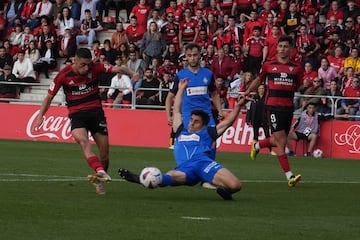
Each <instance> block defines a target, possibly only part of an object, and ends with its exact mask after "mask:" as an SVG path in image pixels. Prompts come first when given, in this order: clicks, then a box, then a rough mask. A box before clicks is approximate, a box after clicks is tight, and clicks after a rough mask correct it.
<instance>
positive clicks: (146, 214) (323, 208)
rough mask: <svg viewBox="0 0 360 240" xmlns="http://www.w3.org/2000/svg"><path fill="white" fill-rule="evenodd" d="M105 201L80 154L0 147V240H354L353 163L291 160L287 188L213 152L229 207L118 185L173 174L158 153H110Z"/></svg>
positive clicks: (279, 176) (263, 162) (359, 181)
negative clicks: (154, 170) (228, 177)
mask: <svg viewBox="0 0 360 240" xmlns="http://www.w3.org/2000/svg"><path fill="white" fill-rule="evenodd" d="M110 156H111V163H110V169H109V174H110V175H111V176H112V178H113V180H114V181H113V182H112V183H110V184H107V185H106V186H105V187H106V190H107V194H106V195H104V196H98V195H96V194H95V192H94V189H93V187H92V185H91V184H90V183H89V182H87V181H86V176H87V174H89V173H92V171H91V169H90V168H89V167H88V166H87V164H86V161H85V160H84V158H83V157H82V154H81V152H80V148H79V146H78V145H76V144H72V143H71V144H70V143H48V142H36V141H8V140H0V239H9V240H17V239H19V240H24V239H26V240H32V239H34V240H35V239H36V240H45V239H46V240H48V239H49V240H57V239H61V240H62V239H64V240H72V239H74V240H81V239H84V240H85V239H86V240H92V239H103V240H107V239H109V240H111V239H127V240H129V239H130V240H132V239H139V240H144V239H164V240H165V239H166V240H168V239H172V240H180V239H181V240H186V239H189V240H190V239H191V240H199V239H204V240H205V239H206V240H208V239H224V240H225V239H226V240H232V239H234V240H257V239H259V240H260V239H261V240H264V239H266V240H272V239H274V240H282V239H284V240H285V239H286V240H297V239H304V240H305V239H306V240H315V239H316V240H318V239H324V240H325V239H326V240H332V239H333V240H339V239H344V240H349V239H354V240H357V239H360V174H359V171H360V170H359V169H360V161H356V160H345V159H328V158H324V159H314V158H303V157H292V158H290V163H291V166H292V170H293V172H294V173H301V174H302V175H303V179H302V181H301V182H300V183H299V184H298V185H297V186H296V187H295V188H289V187H288V186H287V183H286V180H285V176H284V174H283V173H282V172H281V169H280V167H279V165H278V162H277V160H276V158H275V157H274V156H270V155H267V154H260V155H259V157H258V159H257V160H256V161H251V160H250V158H249V155H248V154H240V153H224V152H218V154H217V160H218V162H220V163H222V164H223V165H225V167H227V168H229V169H230V170H231V171H233V172H234V173H235V174H236V175H237V176H238V177H239V179H240V180H241V181H242V183H243V189H242V191H241V192H239V193H237V194H235V195H234V201H223V200H222V199H221V198H220V197H219V196H218V195H217V194H216V193H215V191H213V190H207V189H203V188H201V187H200V186H194V187H185V186H184V187H168V188H161V189H154V190H149V189H145V188H144V187H142V186H140V185H136V184H131V183H128V182H124V181H122V180H121V179H120V178H119V177H118V175H117V169H118V168H119V167H125V168H129V169H130V170H134V171H138V172H140V170H141V169H142V168H143V167H145V166H157V167H159V168H160V169H161V170H162V171H163V172H165V171H166V170H168V169H171V168H173V167H174V160H173V157H172V151H171V150H168V149H154V148H134V147H118V146H111V148H110Z"/></svg>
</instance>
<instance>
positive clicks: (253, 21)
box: [243, 10, 264, 45]
mask: <svg viewBox="0 0 360 240" xmlns="http://www.w3.org/2000/svg"><path fill="white" fill-rule="evenodd" d="M246 17H247V18H248V19H249V20H248V21H247V22H246V23H245V27H244V39H243V40H244V45H245V43H246V41H247V39H248V38H249V37H251V36H252V35H253V33H254V27H261V29H262V27H263V25H264V23H263V22H261V21H260V20H259V19H258V14H257V12H256V10H251V12H250V16H246Z"/></svg>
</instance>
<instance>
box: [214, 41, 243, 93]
mask: <svg viewBox="0 0 360 240" xmlns="http://www.w3.org/2000/svg"><path fill="white" fill-rule="evenodd" d="M210 70H211V71H212V72H213V73H214V75H215V76H218V75H223V76H226V80H225V82H226V83H225V86H229V84H230V82H231V81H232V80H233V78H234V75H235V74H236V70H237V69H236V66H235V63H234V60H232V59H231V57H229V56H225V52H224V49H223V48H219V49H218V51H217V56H216V57H214V59H213V62H212V64H211V66H210Z"/></svg>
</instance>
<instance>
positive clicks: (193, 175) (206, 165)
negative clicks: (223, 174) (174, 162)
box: [175, 158, 224, 186]
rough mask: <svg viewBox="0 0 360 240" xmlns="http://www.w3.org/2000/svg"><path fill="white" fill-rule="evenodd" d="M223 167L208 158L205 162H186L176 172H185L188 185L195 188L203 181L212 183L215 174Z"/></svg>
mask: <svg viewBox="0 0 360 240" xmlns="http://www.w3.org/2000/svg"><path fill="white" fill-rule="evenodd" d="M222 168H224V166H223V165H221V164H219V163H217V162H216V161H214V160H212V159H210V158H208V159H205V160H197V161H186V162H183V163H182V164H181V165H179V166H177V167H176V168H175V170H176V171H181V172H184V173H185V175H186V183H185V184H186V185H189V186H193V185H196V184H197V183H199V182H201V181H205V182H209V183H212V182H213V179H214V176H215V174H216V173H217V171H219V170H220V169H222Z"/></svg>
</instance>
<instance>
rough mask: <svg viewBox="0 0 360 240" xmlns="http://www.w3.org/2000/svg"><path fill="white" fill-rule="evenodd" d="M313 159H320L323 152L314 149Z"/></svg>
mask: <svg viewBox="0 0 360 240" xmlns="http://www.w3.org/2000/svg"><path fill="white" fill-rule="evenodd" d="M313 156H314V157H315V158H321V157H322V156H323V151H322V150H321V149H315V150H314V152H313Z"/></svg>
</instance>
